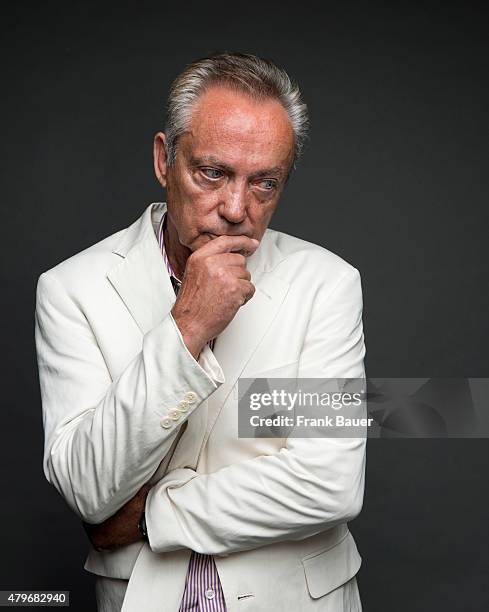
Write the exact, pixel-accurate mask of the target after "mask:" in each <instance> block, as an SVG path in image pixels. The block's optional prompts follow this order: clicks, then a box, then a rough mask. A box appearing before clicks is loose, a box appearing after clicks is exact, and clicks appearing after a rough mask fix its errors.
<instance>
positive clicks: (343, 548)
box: [36, 53, 365, 612]
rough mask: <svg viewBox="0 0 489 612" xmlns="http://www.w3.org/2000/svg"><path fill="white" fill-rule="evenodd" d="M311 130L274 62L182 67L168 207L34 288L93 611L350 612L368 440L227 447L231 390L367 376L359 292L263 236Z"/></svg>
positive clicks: (168, 132) (55, 465)
mask: <svg viewBox="0 0 489 612" xmlns="http://www.w3.org/2000/svg"><path fill="white" fill-rule="evenodd" d="M306 129H307V109H306V106H305V104H304V103H303V101H302V99H301V95H300V92H299V89H298V87H297V86H296V85H295V84H294V83H292V82H291V80H290V79H289V77H288V76H287V74H286V73H285V71H284V70H282V69H280V68H278V67H277V66H276V65H274V64H273V63H272V62H270V61H268V60H264V59H261V58H258V57H256V56H252V55H245V54H240V53H225V54H216V55H213V56H210V57H207V58H203V59H200V60H197V61H195V62H193V63H192V64H191V65H189V66H188V67H187V68H186V69H185V70H184V71H183V72H182V73H181V74H180V75H179V76H178V77H177V79H176V81H175V82H174V83H173V85H172V88H171V91H170V96H169V101H168V117H167V124H166V129H165V133H162V132H159V133H157V134H156V136H155V139H154V167H155V172H156V176H157V178H158V180H159V182H160V183H161V185H162V186H163V187H164V188H166V203H153V204H150V205H149V206H148V207H147V208H146V209H145V210H144V212H143V214H142V216H141V217H140V218H139V219H137V220H136V221H135V222H134V223H133V224H132V225H130V226H129V227H128V228H126V229H124V230H121V231H118V232H116V233H115V234H113V235H111V236H109V237H107V238H106V239H104V240H102V241H100V242H98V243H97V244H95V245H93V246H91V247H89V248H87V249H85V250H84V251H82V252H80V253H77V254H76V255H74V256H72V257H70V258H69V259H67V260H66V261H63V262H61V263H60V264H58V265H56V266H55V267H53V268H52V269H50V270H48V271H46V272H44V273H43V274H41V275H40V277H39V280H38V286H37V304H36V348H37V355H38V364H39V377H40V386H41V396H42V406H43V418H44V421H43V422H44V427H45V454H44V471H45V475H46V477H47V479H48V480H49V482H50V483H52V484H53V485H54V486H55V487H56V489H57V490H58V491H59V492H60V494H61V495H62V496H63V497H64V499H65V500H66V502H67V503H68V504H69V506H70V507H71V508H72V510H73V511H74V512H75V513H76V514H77V515H78V517H80V518H81V519H82V521H83V522H84V526H85V528H86V531H87V533H88V535H89V539H90V551H89V555H88V558H87V561H86V563H85V568H86V569H87V570H89V571H91V572H93V573H95V574H96V575H97V579H96V593H97V602H98V608H99V610H103V611H109V610H110V611H115V610H121V609H122V610H123V611H124V612H133V611H134V612H135V611H136V610H137V611H138V612H139V611H140V610H144V611H145V612H151V611H155V612H156V611H160V612H163V611H171V612H175V611H177V610H180V611H188V610H206V611H208V610H213V611H224V610H228V611H229V612H234V611H238V610H253V611H263V612H271V611H279V610H287V611H288V610H294V611H295V610H322V611H329V612H342V611H345V612H346V611H347V610H348V611H355V612H357V611H359V610H361V604H360V598H359V593H358V587H357V582H356V577H355V575H356V573H357V571H358V569H359V567H360V563H361V558H360V555H359V554H358V551H357V548H356V545H355V542H354V540H353V537H352V535H351V533H350V531H349V529H348V526H347V522H348V521H349V520H351V519H353V518H354V517H355V516H357V515H358V513H359V512H360V509H361V507H362V501H363V491H364V474H365V439H364V438H332V437H323V438H300V437H288V436H286V437H283V438H277V437H275V438H262V437H256V438H240V437H238V427H237V382H238V379H239V378H240V377H283V378H287V377H291V378H304V377H308V378H321V377H325V378H326V377H328V378H332V377H344V378H363V377H364V376H365V372H364V365H363V358H364V354H365V347H364V338H363V331H362V293H361V284H360V276H359V273H358V271H357V270H356V269H355V268H354V267H353V266H351V265H350V264H348V263H347V262H345V261H344V260H343V259H341V258H340V257H338V256H336V255H334V254H333V253H331V252H330V251H328V250H326V249H324V248H322V247H320V246H317V245H314V244H311V243H309V242H306V241H304V240H301V239H299V238H295V237H293V236H290V235H287V234H284V233H282V232H278V231H274V230H271V229H267V226H268V224H269V222H270V219H271V218H272V215H273V213H274V211H275V209H276V207H277V204H278V202H279V199H280V196H281V193H282V191H283V189H284V186H285V184H286V182H287V179H288V177H289V173H290V171H291V169H292V168H293V167H294V163H295V160H296V159H297V157H298V156H299V154H300V152H301V148H302V146H303V142H304V138H305V135H306ZM323 204H324V203H321V205H323ZM299 206H300V203H299V202H298V203H296V214H300V208H299Z"/></svg>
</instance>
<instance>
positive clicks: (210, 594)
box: [205, 589, 216, 599]
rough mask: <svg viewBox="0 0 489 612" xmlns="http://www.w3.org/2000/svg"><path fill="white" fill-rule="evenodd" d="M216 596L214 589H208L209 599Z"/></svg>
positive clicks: (206, 594) (206, 593)
mask: <svg viewBox="0 0 489 612" xmlns="http://www.w3.org/2000/svg"><path fill="white" fill-rule="evenodd" d="M215 594H216V593H215V591H214V589H207V591H206V592H205V596H206V597H207V599H214V596H215Z"/></svg>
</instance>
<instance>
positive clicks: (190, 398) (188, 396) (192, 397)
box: [184, 391, 197, 404]
mask: <svg viewBox="0 0 489 612" xmlns="http://www.w3.org/2000/svg"><path fill="white" fill-rule="evenodd" d="M184 399H185V400H186V401H187V402H188V403H189V404H195V402H196V401H197V393H195V391H187V393H185V396H184Z"/></svg>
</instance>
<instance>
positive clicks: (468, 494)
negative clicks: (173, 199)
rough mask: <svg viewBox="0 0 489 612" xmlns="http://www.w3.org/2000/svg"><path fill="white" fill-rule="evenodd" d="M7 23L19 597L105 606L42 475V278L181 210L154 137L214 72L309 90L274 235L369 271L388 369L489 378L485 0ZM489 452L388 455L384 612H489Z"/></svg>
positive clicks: (12, 457) (11, 10) (11, 479)
mask: <svg viewBox="0 0 489 612" xmlns="http://www.w3.org/2000/svg"><path fill="white" fill-rule="evenodd" d="M175 6H176V8H175ZM4 11H5V14H4V16H3V20H2V21H3V28H4V33H3V36H2V40H3V44H4V49H3V58H4V59H5V60H6V66H5V70H4V77H3V83H2V84H3V96H2V104H3V112H2V119H3V120H4V121H3V134H2V139H1V142H2V145H3V147H4V151H3V156H2V161H3V163H2V171H3V174H4V179H5V180H4V186H3V189H2V200H1V222H2V248H3V255H2V259H1V275H2V278H1V280H2V300H1V302H2V308H3V309H4V313H3V318H2V321H3V322H4V325H3V334H2V336H3V351H2V356H3V359H4V363H3V365H2V370H1V371H2V393H3V418H2V432H3V438H2V444H1V457H0V466H1V485H2V493H3V495H2V500H3V503H2V506H1V510H0V513H1V515H0V525H1V527H0V529H1V536H0V537H1V553H0V554H1V556H0V576H1V585H0V587H1V588H2V589H10V588H18V589H20V588H24V589H34V588H44V589H55V588H60V589H70V590H71V592H72V602H73V603H72V609H73V610H77V611H78V610H80V611H82V610H83V611H86V610H92V609H94V606H95V604H94V598H93V593H92V586H93V580H92V577H91V576H90V575H89V574H87V573H86V572H84V571H83V569H82V565H83V562H84V559H85V552H86V542H85V534H84V532H83V530H82V528H81V526H80V525H79V523H78V521H77V519H76V518H75V517H74V516H73V515H72V514H71V513H70V512H69V510H68V509H67V507H66V506H65V504H64V502H63V501H62V500H61V498H59V496H58V495H57V493H56V492H55V490H54V489H53V488H51V487H50V486H49V485H48V484H47V482H46V481H45V480H44V476H43V473H42V465H41V462H42V443H43V436H42V421H41V406H40V397H39V388H38V379H37V364H36V359H35V352H34V336H33V334H34V296H35V284H36V281H37V278H38V276H39V274H40V273H41V272H42V271H44V270H46V269H48V268H50V267H52V266H53V265H55V264H56V263H58V262H59V261H61V260H63V259H65V258H67V257H69V256H70V255H73V254H74V253H76V252H78V251H80V250H82V249H84V248H86V247H87V246H89V245H91V244H93V243H94V242H97V241H98V240H100V239H102V238H104V237H105V236H107V235H109V234H111V233H113V232H115V231H117V230H119V229H121V228H123V227H125V226H127V225H128V224H130V223H131V222H132V221H134V220H135V219H136V218H137V217H138V216H139V215H140V214H141V213H142V211H143V209H144V207H145V206H147V205H148V204H149V203H150V202H151V201H158V200H162V199H164V196H163V193H162V191H161V190H160V188H159V185H158V183H157V182H156V179H155V178H154V177H153V172H152V158H151V149H152V138H153V134H154V133H155V132H156V131H158V130H159V129H161V128H162V125H163V108H164V101H165V98H166V94H167V91H168V86H169V84H170V82H171V80H172V79H173V78H174V77H175V76H176V74H177V73H178V72H179V71H180V70H181V69H182V68H183V67H184V65H185V64H186V63H188V62H189V61H191V60H192V59H194V58H195V57H200V56H202V55H204V54H207V53H208V52H210V51H213V50H225V49H227V50H240V51H247V52H252V53H257V54H259V55H263V56H266V57H270V58H272V59H274V60H275V61H276V62H277V63H279V64H281V65H283V66H284V67H285V68H286V69H287V70H288V71H289V73H290V74H291V75H292V76H294V77H295V78H297V79H298V80H299V82H300V83H301V85H302V89H303V93H304V96H305V99H306V101H307V102H308V104H309V107H310V114H311V123H312V131H311V139H310V142H309V143H308V145H307V148H306V151H305V155H304V157H303V159H302V160H301V162H300V164H299V167H298V170H297V172H296V173H295V175H294V176H293V178H292V180H291V182H290V184H289V185H288V187H287V190H286V193H285V195H284V197H283V200H282V202H281V204H280V207H279V210H278V211H277V214H276V216H275V218H274V220H273V222H272V227H274V228H277V229H280V230H282V231H286V232H288V233H292V234H295V235H297V236H300V237H302V238H304V239H306V240H310V241H312V242H316V243H319V244H321V245H323V246H326V247H327V248H329V249H330V250H332V251H334V252H336V253H338V254H340V255H341V256H343V257H344V258H345V259H346V260H348V261H349V262H351V263H352V264H354V265H355V266H356V267H357V268H359V270H360V272H361V274H362V279H363V290H364V303H365V307H364V323H365V336H366V343H367V359H366V367H367V373H368V375H369V376H371V377H384V376H385V377H401V376H406V377H416V376H419V377H424V376H429V377H431V376H439V377H449V376H471V377H487V376H489V374H488V354H489V351H488V319H487V312H488V310H489V294H488V286H487V261H488V245H487V228H488V212H487V202H488V198H487V196H488V167H487V160H488V156H487V153H488V122H487V109H488V107H489V99H488V98H489V96H488V82H487V68H488V41H487V17H488V15H487V9H486V5H485V3H484V4H483V3H480V4H479V3H473V2H459V3H451V4H450V3H447V2H439V3H436V4H435V3H423V4H422V5H419V6H413V3H412V2H411V3H407V2H406V3H399V2H395V3H390V4H385V5H381V4H375V3H364V4H358V5H352V4H350V3H345V2H336V3H334V4H329V5H326V6H325V5H324V4H323V3H319V2H317V3H308V2H300V3H297V2H289V1H286V0H285V1H283V2H281V3H280V4H276V5H275V4H272V3H265V2H261V3H259V4H255V5H253V4H251V3H247V2H241V3H226V4H220V3H215V2H211V3H205V2H198V3H197V2H196V3H192V2H186V3H178V2H177V3H175V5H174V6H170V4H168V3H165V2H157V3H154V4H152V5H149V4H144V3H140V2H138V3H136V2H134V3H132V6H130V7H129V6H128V5H123V4H120V3H119V4H118V5H114V6H113V7H110V8H109V6H108V5H104V4H103V3H89V2H84V3H83V4H81V3H80V4H78V5H77V4H75V3H73V2H66V3H64V4H62V3H58V4H54V3H51V2H43V3H39V4H37V5H32V6H30V5H28V4H26V3H23V2H12V3H11V4H10V7H9V6H7V7H6V8H5V7H4ZM488 449H489V442H488V441H487V440H446V441H443V440H420V441H409V440H402V441H401V440H383V441H382V440H373V441H370V442H369V448H368V462H367V464H368V470H367V480H366V495H365V503H364V509H363V512H362V514H361V515H360V517H359V518H358V519H356V520H355V521H354V522H352V523H351V525H350V526H351V530H352V532H353V533H354V535H355V537H356V540H357V543H358V547H359V550H360V552H361V554H362V556H363V565H362V568H361V570H360V573H359V575H358V581H359V587H360V591H361V595H362V599H363V603H364V609H365V610H366V611H367V612H393V611H396V612H404V611H406V612H408V611H409V612H413V611H416V612H418V611H425V610H426V611H431V610H434V609H436V610H444V611H447V612H448V611H452V610H453V611H457V612H458V611H459V610H464V611H466V612H468V611H481V610H486V609H488V607H489V594H488V586H487V576H488V570H489V568H488V558H489V554H488V537H487V535H488V530H487V503H488V490H487V471H488V466H489V453H488Z"/></svg>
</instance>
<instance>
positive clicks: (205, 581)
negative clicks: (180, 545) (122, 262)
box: [157, 213, 226, 612]
mask: <svg viewBox="0 0 489 612" xmlns="http://www.w3.org/2000/svg"><path fill="white" fill-rule="evenodd" d="M165 227H166V213H164V215H163V217H162V218H161V221H160V224H159V226H158V234H157V238H158V244H159V245H160V249H161V253H162V255H163V260H164V262H165V266H166V269H167V271H168V275H169V276H170V280H171V282H172V285H173V289H174V290H175V294H177V295H178V291H179V289H180V286H181V284H182V281H181V280H180V279H178V278H177V277H176V276H175V274H174V273H173V270H172V267H171V265H170V261H169V259H168V255H167V253H166V249H165V242H164V232H165ZM215 341H216V339H215V338H213V339H212V340H211V341H210V342H209V346H210V348H211V349H213V348H214V344H215ZM190 610H194V611H195V612H226V602H225V599H224V592H223V590H222V586H221V581H220V580H219V574H218V572H217V567H216V564H215V563H214V558H213V557H212V556H211V555H201V554H200V553H197V552H195V551H192V554H191V555H190V562H189V566H188V570H187V577H186V579H185V590H184V592H183V597H182V602H181V604H180V608H179V610H178V612H189V611H190Z"/></svg>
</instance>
